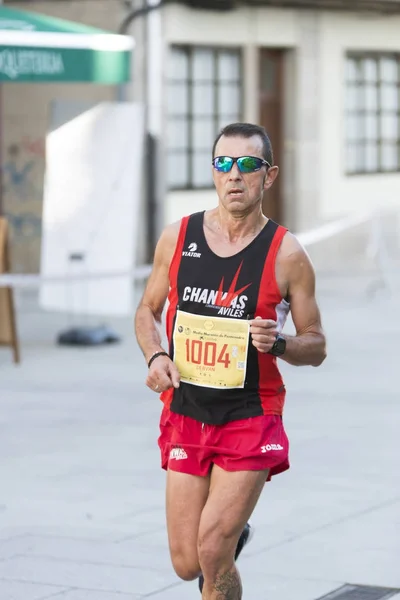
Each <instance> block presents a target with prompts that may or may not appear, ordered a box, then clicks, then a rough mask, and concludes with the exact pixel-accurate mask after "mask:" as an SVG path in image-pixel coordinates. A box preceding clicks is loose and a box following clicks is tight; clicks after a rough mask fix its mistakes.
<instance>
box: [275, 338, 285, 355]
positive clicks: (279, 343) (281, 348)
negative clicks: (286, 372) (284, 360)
mask: <svg viewBox="0 0 400 600" xmlns="http://www.w3.org/2000/svg"><path fill="white" fill-rule="evenodd" d="M285 350H286V340H285V338H283V337H279V338H278V339H277V340H276V342H275V353H276V354H277V355H278V356H280V355H282V354H283V353H284V352H285Z"/></svg>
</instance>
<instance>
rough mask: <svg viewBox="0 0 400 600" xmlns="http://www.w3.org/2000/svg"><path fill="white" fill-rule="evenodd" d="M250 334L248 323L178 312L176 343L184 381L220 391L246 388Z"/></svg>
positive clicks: (176, 352) (174, 336)
mask: <svg viewBox="0 0 400 600" xmlns="http://www.w3.org/2000/svg"><path fill="white" fill-rule="evenodd" d="M249 330H250V326H249V323H248V321H242V320H237V319H229V318H224V317H203V316H200V315H193V314H191V313H186V312H183V311H180V310H178V311H177V316H176V322H175V329H174V334H173V342H174V362H175V364H176V366H177V367H178V369H179V372H180V374H181V381H183V382H185V383H191V384H193V385H200V386H204V387H209V388H217V389H233V388H243V387H244V384H245V378H246V368H247V353H248V347H249Z"/></svg>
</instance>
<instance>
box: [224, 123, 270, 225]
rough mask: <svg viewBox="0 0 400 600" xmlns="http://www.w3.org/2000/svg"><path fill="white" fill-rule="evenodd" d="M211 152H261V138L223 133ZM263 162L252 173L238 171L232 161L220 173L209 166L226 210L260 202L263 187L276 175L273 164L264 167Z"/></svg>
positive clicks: (245, 208)
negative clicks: (225, 171) (228, 168)
mask: <svg viewBox="0 0 400 600" xmlns="http://www.w3.org/2000/svg"><path fill="white" fill-rule="evenodd" d="M215 156H231V157H233V158H238V157H239V156H257V157H258V158H264V156H263V143H262V139H261V138H260V137H259V136H258V135H255V136H253V137H251V138H243V137H225V136H222V138H221V139H220V140H219V142H218V144H217V147H216V150H215ZM267 169H268V167H266V166H264V167H262V168H261V169H260V171H255V172H254V173H241V172H240V171H239V169H238V166H237V164H236V163H235V164H234V165H233V167H232V169H231V171H229V173H220V172H219V171H216V170H215V169H214V168H213V178H214V184H215V188H216V190H217V194H218V197H219V200H220V202H221V204H222V205H223V206H224V208H226V210H228V212H230V213H232V214H235V213H239V214H240V213H246V212H248V211H249V210H251V209H252V208H253V207H255V206H256V205H258V204H260V203H261V201H262V198H263V194H264V190H266V189H268V188H269V187H271V185H272V183H273V181H274V179H275V177H276V175H277V174H278V169H277V167H272V169H269V171H268V170H267Z"/></svg>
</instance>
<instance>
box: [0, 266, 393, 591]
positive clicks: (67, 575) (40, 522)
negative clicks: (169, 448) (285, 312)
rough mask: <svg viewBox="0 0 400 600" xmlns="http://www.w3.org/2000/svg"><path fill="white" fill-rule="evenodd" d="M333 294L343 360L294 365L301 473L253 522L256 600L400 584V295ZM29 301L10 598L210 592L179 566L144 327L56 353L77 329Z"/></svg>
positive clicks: (6, 426)
mask: <svg viewBox="0 0 400 600" xmlns="http://www.w3.org/2000/svg"><path fill="white" fill-rule="evenodd" d="M344 284H345V285H344ZM320 287H321V291H320V302H321V306H322V309H323V316H324V324H325V328H326V331H327V334H328V340H329V359H328V360H327V361H326V363H325V364H324V365H323V367H321V368H320V369H317V370H315V369H311V368H303V369H295V368H291V367H287V366H286V365H283V370H284V373H285V375H286V382H287V387H288V391H289V394H288V402H287V408H286V417H285V422H286V427H287V431H288V434H289V436H290V438H291V462H292V469H291V470H290V471H289V472H288V473H286V474H283V475H280V476H279V477H276V478H275V479H274V480H273V482H272V483H271V484H268V485H267V486H266V489H265V492H264V494H263V497H262V499H261V501H260V504H259V506H258V508H257V509H256V512H255V514H254V518H253V521H254V524H255V526H256V528H257V531H256V536H255V538H254V541H253V543H252V544H251V545H250V546H249V547H248V549H246V551H245V552H244V553H243V556H242V558H241V559H240V568H241V572H242V575H243V580H244V585H245V594H244V598H245V599H247V600H315V599H317V598H320V597H321V596H323V595H325V594H327V593H328V592H330V591H331V590H334V589H335V588H338V587H340V586H341V585H342V584H344V583H351V584H364V585H377V586H385V587H393V588H400V568H399V553H400V470H399V461H398V457H399V444H398V439H399V438H398V431H399V422H400V394H399V389H398V369H399V357H400V352H399V342H398V340H399V334H400V313H399V299H400V293H399V290H398V288H397V291H396V292H395V294H394V295H393V296H392V297H387V296H386V295H385V294H381V295H380V296H379V297H378V298H375V300H371V299H367V297H366V295H365V293H364V291H365V280H363V279H361V278H350V279H347V280H346V281H345V282H344V281H342V280H341V281H339V280H337V279H327V280H325V281H321V286H320ZM345 289H346V292H345V293H344V290H345ZM24 306H25V308H24V310H21V311H20V315H19V327H20V331H21V337H22V342H23V364H22V366H21V367H19V368H15V367H14V366H13V365H11V363H10V358H9V352H8V351H7V350H1V351H0V407H1V410H0V432H1V434H0V600H44V599H45V598H59V599H60V600H61V599H62V600H128V599H130V600H132V599H135V598H147V597H150V598H153V599H154V600H157V599H160V600H161V599H162V600H191V599H192V598H193V599H195V598H198V597H199V594H198V592H197V589H196V585H195V584H194V583H193V584H191V583H181V582H180V581H179V580H178V579H177V577H176V576H175V575H174V573H173V572H172V569H171V567H170V562H169V557H168V552H167V540H166V533H165V518H164V481H165V476H164V473H163V472H162V471H161V470H160V468H159V455H158V449H157V446H156V436H157V419H158V415H159V412H160V408H161V407H160V403H159V401H158V399H157V397H156V396H155V395H153V394H151V393H150V392H149V391H147V390H146V388H145V387H144V385H143V383H142V382H143V380H144V377H145V366H144V363H143V361H142V359H141V356H140V354H139V351H138V349H137V347H136V345H135V342H134V339H133V335H132V334H131V330H132V328H131V324H130V323H129V322H127V321H125V322H122V321H120V322H118V323H116V324H115V326H116V327H117V329H118V330H119V331H120V332H121V333H122V334H123V343H122V344H121V345H120V346H116V347H109V348H98V349H82V350H73V349H66V348H57V347H56V346H55V345H54V343H53V340H54V337H55V335H56V333H57V332H58V331H60V329H61V328H62V327H64V326H65V320H64V319H60V318H59V317H57V316H56V317H54V316H51V315H49V316H44V315H43V314H40V313H37V312H35V311H31V310H28V309H27V308H26V303H25V304H24ZM289 331H290V326H289Z"/></svg>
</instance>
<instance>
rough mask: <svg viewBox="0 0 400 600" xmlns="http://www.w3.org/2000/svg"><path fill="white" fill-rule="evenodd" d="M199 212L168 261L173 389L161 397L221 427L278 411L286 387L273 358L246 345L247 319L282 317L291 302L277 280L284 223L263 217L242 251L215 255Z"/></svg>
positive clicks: (187, 223) (280, 324) (185, 412)
mask: <svg viewBox="0 0 400 600" xmlns="http://www.w3.org/2000/svg"><path fill="white" fill-rule="evenodd" d="M203 221H204V212H200V213H195V214H193V215H191V216H189V217H185V218H183V219H182V222H181V228H180V232H179V236H178V241H177V245H176V249H175V253H174V256H173V259H172V262H171V266H170V273H169V277H170V293H169V297H168V300H169V306H168V311H167V323H166V326H167V336H168V342H169V353H170V356H171V358H172V359H173V360H174V362H175V364H176V365H177V367H178V369H179V372H180V374H181V384H180V387H179V389H170V390H168V391H167V392H164V393H163V394H162V395H161V399H162V401H163V402H164V404H165V405H166V406H167V407H169V408H170V410H171V411H172V412H175V413H178V414H181V415H186V416H188V417H191V418H193V419H196V420H197V421H200V422H202V423H207V424H212V425H221V424H223V423H227V422H229V421H235V420H239V419H245V418H250V417H254V416H259V415H263V414H264V415H266V414H273V415H282V412H283V406H284V401H285V386H284V384H283V380H282V377H281V374H280V372H279V369H278V366H277V359H276V358H275V357H273V356H271V355H270V354H262V353H261V352H258V351H257V350H256V348H255V347H254V346H253V345H252V343H251V336H250V334H249V323H248V321H249V319H254V318H255V317H256V316H260V317H262V318H263V319H273V320H274V321H277V322H278V330H281V329H282V328H283V325H284V323H285V321H286V318H287V315H288V312H289V304H288V303H287V302H286V301H285V300H284V299H282V296H281V294H280V291H279V288H278V285H277V282H276V279H275V262H276V255H277V252H278V250H279V247H280V244H281V242H282V239H283V236H284V235H285V233H286V231H287V230H286V229H285V228H284V227H281V226H279V225H277V224H276V223H275V222H274V221H271V220H269V221H268V222H267V224H266V226H265V227H264V228H263V230H262V231H261V232H260V233H259V234H258V236H257V237H256V238H255V239H254V240H253V241H252V242H251V243H250V244H249V245H248V246H247V247H246V248H244V249H243V250H241V251H240V252H238V253H237V254H235V255H234V256H230V257H228V258H221V257H219V256H217V255H216V254H214V252H212V250H211V249H210V248H209V246H208V244H207V241H206V238H205V235H204V228H203Z"/></svg>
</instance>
